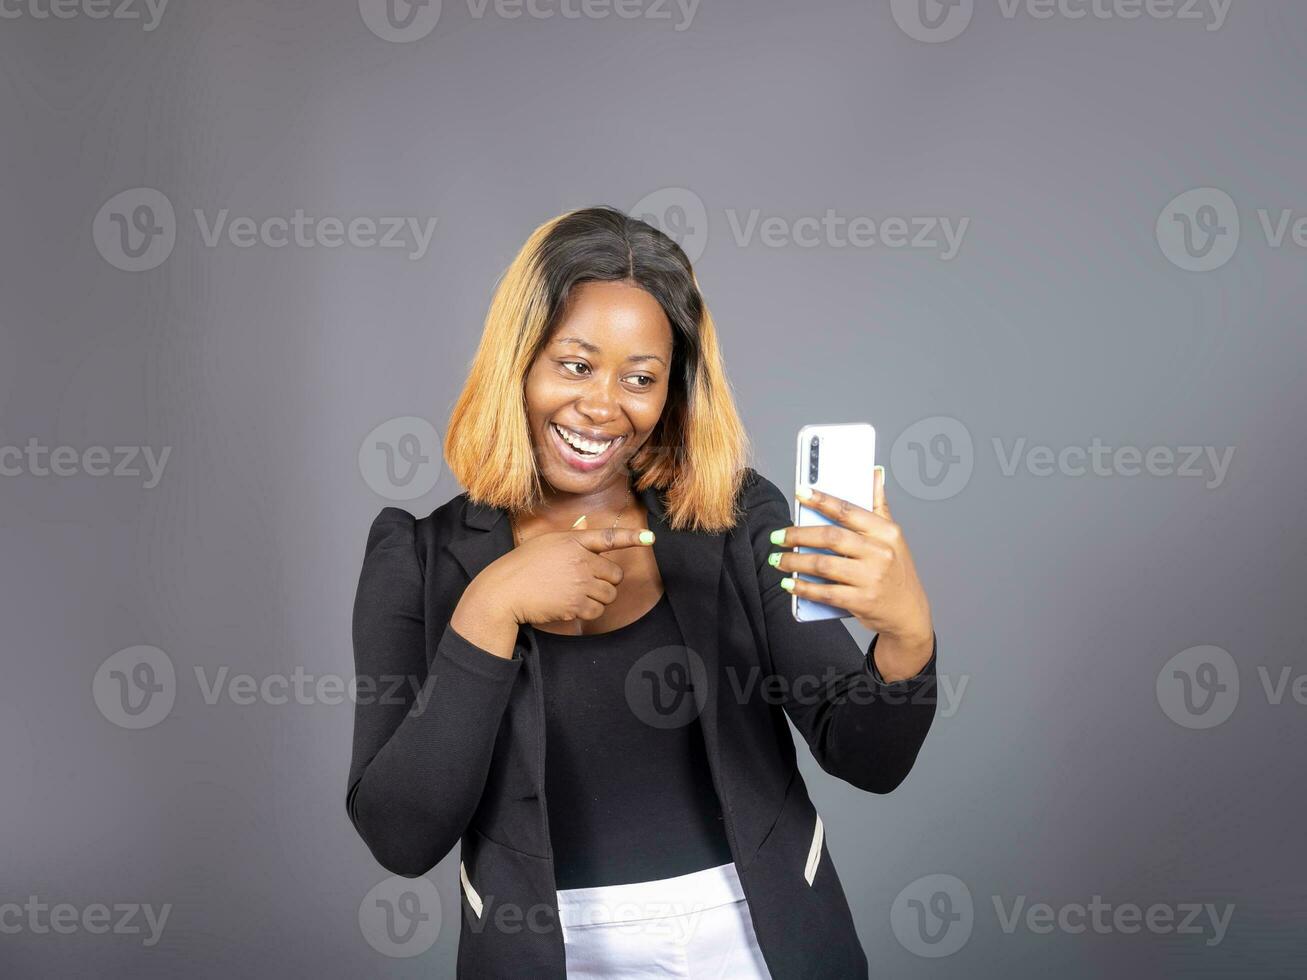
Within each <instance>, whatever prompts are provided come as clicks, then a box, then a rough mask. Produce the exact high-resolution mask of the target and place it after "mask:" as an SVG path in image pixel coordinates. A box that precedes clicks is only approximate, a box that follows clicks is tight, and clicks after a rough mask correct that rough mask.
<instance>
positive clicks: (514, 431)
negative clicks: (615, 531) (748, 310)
mask: <svg viewBox="0 0 1307 980" xmlns="http://www.w3.org/2000/svg"><path fill="white" fill-rule="evenodd" d="M583 282H629V283H631V284H632V285H635V286H639V287H640V288H641V289H643V290H645V291H646V292H647V293H649V295H651V296H652V297H653V298H654V299H655V300H657V301H658V304H659V306H661V307H662V309H663V312H664V313H665V314H666V315H667V319H668V321H669V322H670V323H671V327H672V365H671V370H670V372H669V377H668V392H667V403H666V405H665V406H664V407H663V413H662V416H661V417H660V418H659V420H658V424H657V425H656V426H655V427H654V430H653V432H651V433H650V435H649V438H648V440H647V441H646V442H645V444H644V445H643V446H641V447H640V450H639V452H637V453H636V455H635V456H633V457H632V458H631V460H630V463H629V465H630V468H631V471H632V486H633V488H634V490H635V491H636V492H639V491H641V490H644V489H646V488H649V487H653V488H656V489H657V490H658V491H659V492H660V493H661V494H662V497H663V504H664V509H665V519H666V521H667V524H668V526H670V527H672V528H674V529H677V530H696V531H707V532H711V533H716V532H719V531H723V530H726V529H728V528H730V527H733V526H734V525H735V524H736V522H737V521H738V520H739V518H740V514H739V511H738V507H737V500H736V497H737V494H738V492H739V489H740V484H741V481H742V480H743V477H744V467H745V465H746V463H747V462H748V456H749V452H750V449H749V441H748V436H747V434H746V433H745V431H744V426H743V425H742V424H741V422H740V417H739V413H738V412H737V411H736V408H735V400H734V398H733V397H732V393H731V388H730V383H729V382H728V381H727V379H726V371H725V369H724V367H723V365H722V357H721V351H720V349H719V347H718V344H717V331H716V329H715V328H714V326H713V321H712V317H710V316H709V315H708V308H707V306H706V305H705V304H704V301H703V296H702V295H701V294H700V292H699V283H698V281H697V280H696V279H695V275H694V270H693V269H692V268H691V266H690V260H689V259H687V258H686V256H685V253H684V252H683V251H681V248H680V246H679V245H677V244H676V243H675V242H674V241H672V240H671V239H670V238H668V237H667V236H666V235H664V234H663V233H662V232H661V231H659V230H658V229H657V228H654V227H653V226H652V225H649V224H647V223H645V222H643V221H640V220H638V219H636V218H631V217H628V216H627V215H625V214H623V213H622V212H621V211H618V210H616V209H615V208H610V207H593V208H583V209H581V210H577V211H569V212H568V213H566V214H563V215H560V216H558V217H556V218H554V219H552V220H550V221H547V222H545V223H544V224H542V225H541V226H540V227H539V228H537V229H536V230H535V231H534V232H532V233H531V237H530V238H528V239H527V241H526V244H525V245H523V246H522V250H521V251H520V252H518V254H517V257H516V258H514V259H513V262H512V264H511V265H509V267H508V269H507V270H505V272H504V274H503V276H501V277H500V280H499V283H498V285H497V286H496V288H495V294H494V297H493V298H492V299H491V302H490V310H489V312H488V313H487V315H486V322H485V327H484V329H483V331H482V334H481V343H480V345H479V346H478V348H477V352H476V356H475V357H474V358H473V361H472V367H471V370H470V371H469V373H468V378H467V382H466V383H465V384H464V386H463V390H462V392H461V393H460V395H459V397H458V401H457V402H456V403H455V405H454V410H453V414H452V415H451V416H450V420H449V429H448V431H447V432H446V434H445V446H444V452H445V462H446V463H447V464H448V466H449V469H450V472H452V473H453V474H454V476H455V478H456V479H457V480H458V481H459V482H460V483H461V484H462V485H463V486H464V487H465V488H466V489H467V493H468V497H469V498H470V499H471V500H473V501H474V502H476V503H481V504H486V505H489V506H494V507H502V508H504V509H506V510H508V511H510V512H514V513H516V512H522V511H527V510H531V509H533V508H535V507H536V506H538V505H539V504H540V503H541V502H542V501H543V493H542V485H541V476H540V473H539V470H538V468H537V466H536V460H535V453H534V452H533V450H532V445H531V432H530V427H529V425H528V422H527V413H526V376H527V372H528V371H529V370H530V367H531V365H532V363H534V361H535V359H536V357H537V356H538V355H539V353H540V351H541V349H542V348H543V347H544V346H545V344H546V343H548V340H549V337H550V336H551V335H552V333H553V331H554V328H555V327H556V326H557V325H558V321H559V318H560V316H561V315H562V312H563V310H564V309H565V305H566V302H567V299H568V296H569V294H570V293H571V291H572V289H573V288H574V287H575V286H577V285H578V284H579V283H583Z"/></svg>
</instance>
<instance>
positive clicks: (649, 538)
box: [640, 531, 654, 544]
mask: <svg viewBox="0 0 1307 980" xmlns="http://www.w3.org/2000/svg"><path fill="white" fill-rule="evenodd" d="M653 542H654V533H653V531H641V532H640V543H641V544H653Z"/></svg>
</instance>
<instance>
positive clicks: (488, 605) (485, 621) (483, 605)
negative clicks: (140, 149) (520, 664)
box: [449, 583, 518, 660]
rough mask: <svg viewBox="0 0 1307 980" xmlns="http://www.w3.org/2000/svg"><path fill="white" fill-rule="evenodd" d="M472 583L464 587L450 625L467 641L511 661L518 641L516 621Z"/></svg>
mask: <svg viewBox="0 0 1307 980" xmlns="http://www.w3.org/2000/svg"><path fill="white" fill-rule="evenodd" d="M474 585H475V583H474V584H473V585H469V586H468V587H467V588H466V589H464V590H463V595H462V597H461V598H460V599H459V600H458V605H457V606H456V607H455V608H454V615H453V616H451V617H450V620H449V625H450V626H452V627H453V628H454V631H455V632H456V633H458V635H459V636H461V637H463V639H465V640H467V641H468V642H469V643H472V644H474V645H476V646H479V647H481V648H482V649H483V650H488V651H490V652H491V653H493V654H494V655H495V656H497V657H502V658H503V659H505V660H511V659H512V658H513V648H514V647H515V646H516V644H517V626H518V624H517V620H516V619H515V618H514V617H513V616H512V615H511V613H509V612H508V611H507V610H505V609H504V608H503V607H502V605H501V604H500V603H497V602H494V601H493V600H491V599H489V598H488V597H487V596H486V595H485V594H484V593H483V592H481V591H480V590H478V589H476V588H474Z"/></svg>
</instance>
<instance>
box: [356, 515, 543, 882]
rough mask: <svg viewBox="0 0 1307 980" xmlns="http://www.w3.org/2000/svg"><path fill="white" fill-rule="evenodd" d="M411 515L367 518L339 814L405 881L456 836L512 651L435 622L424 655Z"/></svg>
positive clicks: (471, 799)
mask: <svg viewBox="0 0 1307 980" xmlns="http://www.w3.org/2000/svg"><path fill="white" fill-rule="evenodd" d="M415 524H416V522H415V519H414V517H413V516H412V515H411V514H409V513H408V512H406V511H404V510H401V509H399V508H397V507H386V508H384V509H383V510H382V511H381V513H380V514H379V515H378V516H377V518H376V520H375V521H373V523H372V528H371V530H370V531H369V533H368V541H367V547H366V550H365V553H364V557H363V570H362V573H361V574H360V576H359V583H358V591H357V593H356V595H355V599H354V619H353V641H354V668H355V675H356V681H357V684H358V695H357V697H356V699H355V708H354V741H353V755H352V758H351V761H350V772H349V789H348V792H347V795H346V809H347V810H348V812H349V818H350V821H351V822H352V823H353V824H354V828H355V829H356V830H357V831H358V833H359V836H360V837H362V838H363V841H364V842H365V843H366V844H367V846H368V849H369V850H370V851H371V852H372V854H373V856H374V857H375V858H376V859H377V861H378V862H380V864H381V865H382V867H384V868H385V869H386V870H388V871H390V872H392V873H394V874H399V875H403V876H406V877H410V878H412V877H416V876H418V875H420V874H423V873H425V872H427V871H429V870H430V869H431V868H433V867H435V865H436V864H438V863H439V862H440V860H441V858H443V857H444V856H445V855H446V854H448V853H449V851H450V850H452V849H453V846H454V844H455V843H457V842H458V840H459V838H461V837H462V835H463V832H464V830H465V828H466V827H467V825H468V822H469V821H470V820H471V817H472V814H473V813H474V812H475V810H476V807H477V803H478V802H479V800H480V798H481V792H482V790H483V788H484V786H485V782H486V776H487V773H488V771H489V767H490V759H491V753H492V749H493V747H494V742H495V736H496V733H497V731H498V728H499V724H500V721H501V719H502V717H503V713H504V709H505V707H506V706H507V704H508V699H509V693H510V691H511V689H512V686H513V681H514V678H515V677H516V676H517V673H518V671H519V670H520V669H521V666H522V660H521V651H520V649H519V650H515V651H514V656H513V658H512V659H510V660H505V659H504V658H502V657H499V656H496V655H495V654H493V653H491V652H490V651H488V650H485V649H483V648H482V647H479V646H476V645H475V644H473V643H471V642H469V641H468V640H466V639H464V638H463V637H462V636H461V635H460V634H459V633H458V632H456V631H455V630H454V628H453V627H452V626H451V625H449V624H446V625H445V628H444V632H443V634H442V635H441V638H440V640H439V643H438V644H437V646H436V649H435V653H434V657H433V659H432V661H431V668H430V671H428V669H427V658H426V645H425V637H426V632H427V630H426V623H425V622H424V614H423V609H424V594H425V585H424V578H425V575H424V571H423V568H422V564H421V562H420V561H419V559H418V553H417V547H416V527H415Z"/></svg>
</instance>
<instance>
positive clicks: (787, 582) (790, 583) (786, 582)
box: [781, 578, 794, 592]
mask: <svg viewBox="0 0 1307 980" xmlns="http://www.w3.org/2000/svg"><path fill="white" fill-rule="evenodd" d="M781 588H782V589H784V590H785V591H786V592H793V591H794V579H792V578H783V579H781Z"/></svg>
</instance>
